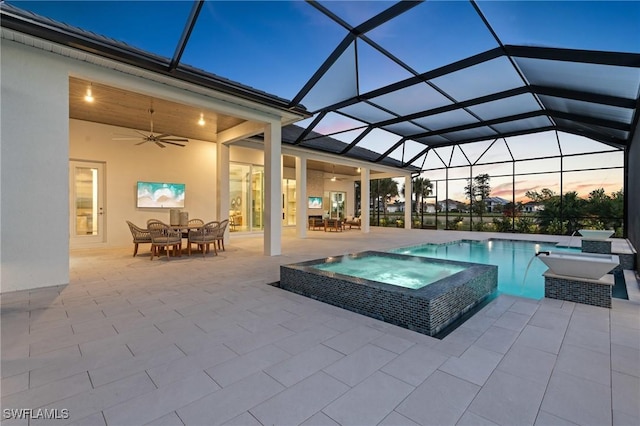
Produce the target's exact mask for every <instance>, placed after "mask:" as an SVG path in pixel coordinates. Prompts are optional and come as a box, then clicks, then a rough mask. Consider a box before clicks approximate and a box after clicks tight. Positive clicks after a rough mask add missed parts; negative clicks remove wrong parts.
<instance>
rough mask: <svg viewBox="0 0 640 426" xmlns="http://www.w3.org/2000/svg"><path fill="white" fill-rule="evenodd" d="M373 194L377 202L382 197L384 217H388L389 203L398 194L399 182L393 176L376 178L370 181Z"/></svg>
mask: <svg viewBox="0 0 640 426" xmlns="http://www.w3.org/2000/svg"><path fill="white" fill-rule="evenodd" d="M369 185H370V187H369V188H370V191H371V196H372V197H373V199H374V200H376V202H377V201H378V200H379V199H381V200H382V207H383V214H384V217H385V218H386V217H387V203H388V202H389V201H390V200H391V198H393V197H396V196H398V182H396V181H395V180H393V179H391V178H384V179H376V180H372V181H371V182H370V183H369Z"/></svg>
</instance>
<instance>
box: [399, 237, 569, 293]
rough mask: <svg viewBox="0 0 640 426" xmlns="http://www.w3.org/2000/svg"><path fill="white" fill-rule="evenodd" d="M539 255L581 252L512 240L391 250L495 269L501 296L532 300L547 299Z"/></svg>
mask: <svg viewBox="0 0 640 426" xmlns="http://www.w3.org/2000/svg"><path fill="white" fill-rule="evenodd" d="M539 251H569V252H579V251H580V250H579V249H571V248H559V247H556V245H555V243H537V242H529V241H512V240H488V241H471V240H462V241H456V242H454V243H448V244H423V245H419V246H413V247H405V248H400V249H395V250H391V252H392V253H398V254H409V255H412V256H423V257H435V258H438V259H449V260H458V261H463V262H473V263H483V264H485V265H496V266H497V267H498V291H499V292H501V293H506V294H512V295H515V296H521V297H528V298H531V299H541V298H543V297H544V277H543V276H542V274H543V273H544V271H546V270H547V267H546V266H545V264H544V263H542V261H541V260H540V259H538V258H536V257H535V254H536V253H537V252H539ZM529 263H530V264H529ZM527 267H528V271H527ZM525 274H526V277H525Z"/></svg>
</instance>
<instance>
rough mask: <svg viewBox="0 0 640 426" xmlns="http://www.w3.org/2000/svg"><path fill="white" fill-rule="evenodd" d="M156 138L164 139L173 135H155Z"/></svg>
mask: <svg viewBox="0 0 640 426" xmlns="http://www.w3.org/2000/svg"><path fill="white" fill-rule="evenodd" d="M155 136H156V139H162V138H164V137H167V136H171V133H163V134H161V135H155Z"/></svg>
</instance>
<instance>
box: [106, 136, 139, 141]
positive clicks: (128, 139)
mask: <svg viewBox="0 0 640 426" xmlns="http://www.w3.org/2000/svg"><path fill="white" fill-rule="evenodd" d="M111 140H112V141H137V140H140V138H139V137H137V136H129V137H126V138H124V137H123V138H111Z"/></svg>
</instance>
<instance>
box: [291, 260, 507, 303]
mask: <svg viewBox="0 0 640 426" xmlns="http://www.w3.org/2000/svg"><path fill="white" fill-rule="evenodd" d="M365 256H383V257H391V258H396V259H401V260H407V258H411V260H413V261H417V262H421V263H426V264H433V263H440V264H444V265H454V266H464V267H465V269H463V270H462V271H459V272H456V273H454V274H451V275H449V276H447V277H444V278H441V279H439V280H437V281H434V282H432V283H431V284H427V285H425V286H423V287H421V288H418V289H412V288H407V287H402V286H397V285H393V284H387V283H383V282H380V281H374V280H368V279H366V278H358V277H353V276H351V275H344V274H341V273H339V272H332V271H325V270H322V269H317V268H311V269H312V270H311V271H310V270H309V269H308V268H309V267H312V266H313V265H319V264H323V263H333V262H339V261H341V260H342V259H343V258H344V257H348V258H352V259H353V258H359V257H365ZM283 266H286V267H289V268H292V269H298V270H302V271H305V272H312V273H314V274H317V275H323V276H325V277H330V278H340V279H343V280H347V281H352V282H355V283H357V284H363V285H366V286H370V287H374V288H382V289H386V290H393V291H395V292H399V293H405V294H411V295H415V296H420V297H433V296H438V295H440V294H442V292H443V291H444V290H447V289H449V288H451V287H455V286H461V285H463V284H464V283H466V282H468V281H469V280H470V279H471V278H473V277H475V276H476V275H478V274H479V273H482V272H484V270H487V267H495V268H497V266H495V265H486V264H483V263H473V262H464V261H459V260H448V259H439V258H436V257H424V256H412V255H407V254H398V253H390V252H384V251H375V250H367V251H362V252H358V253H352V254H345V255H340V256H330V257H327V258H320V259H313V260H308V261H306V262H299V263H294V264H290V265H283Z"/></svg>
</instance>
